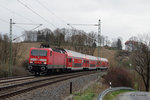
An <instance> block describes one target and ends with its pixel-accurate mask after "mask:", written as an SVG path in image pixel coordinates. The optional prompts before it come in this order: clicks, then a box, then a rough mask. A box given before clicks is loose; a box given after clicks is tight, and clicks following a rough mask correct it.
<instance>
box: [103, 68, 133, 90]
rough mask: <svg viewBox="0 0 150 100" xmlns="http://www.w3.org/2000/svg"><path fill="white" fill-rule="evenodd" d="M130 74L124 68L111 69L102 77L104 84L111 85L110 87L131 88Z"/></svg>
mask: <svg viewBox="0 0 150 100" xmlns="http://www.w3.org/2000/svg"><path fill="white" fill-rule="evenodd" d="M131 76H132V75H131V73H130V72H129V71H128V70H126V69H125V68H121V67H111V68H110V69H109V70H108V73H107V75H105V76H104V79H105V83H106V84H109V82H111V83H112V87H120V86H123V87H133V80H132V77H131Z"/></svg>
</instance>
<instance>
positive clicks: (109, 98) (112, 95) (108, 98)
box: [104, 90, 132, 100]
mask: <svg viewBox="0 0 150 100" xmlns="http://www.w3.org/2000/svg"><path fill="white" fill-rule="evenodd" d="M131 91H132V90H118V91H114V92H111V93H109V94H107V95H106V96H105V97H104V99H105V100H113V99H114V98H115V97H116V96H117V95H119V94H120V93H125V92H131Z"/></svg>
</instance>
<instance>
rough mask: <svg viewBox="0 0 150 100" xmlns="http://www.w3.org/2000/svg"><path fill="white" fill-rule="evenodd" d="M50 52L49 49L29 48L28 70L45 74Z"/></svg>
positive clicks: (36, 73)
mask: <svg viewBox="0 0 150 100" xmlns="http://www.w3.org/2000/svg"><path fill="white" fill-rule="evenodd" d="M49 53H50V50H49V49H46V48H44V49H39V48H38V49H36V48H31V49H30V54H29V55H30V57H29V66H28V70H29V71H30V72H31V73H33V74H35V75H40V74H46V73H47V64H48V60H49V56H48V54H49Z"/></svg>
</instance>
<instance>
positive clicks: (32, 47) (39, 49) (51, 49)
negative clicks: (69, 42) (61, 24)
mask: <svg viewBox="0 0 150 100" xmlns="http://www.w3.org/2000/svg"><path fill="white" fill-rule="evenodd" d="M33 49H39V50H52V49H51V48H37V47H32V48H30V50H33Z"/></svg>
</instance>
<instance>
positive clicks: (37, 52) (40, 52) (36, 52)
mask: <svg viewBox="0 0 150 100" xmlns="http://www.w3.org/2000/svg"><path fill="white" fill-rule="evenodd" d="M31 55H32V56H47V51H46V50H32V51H31Z"/></svg>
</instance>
